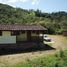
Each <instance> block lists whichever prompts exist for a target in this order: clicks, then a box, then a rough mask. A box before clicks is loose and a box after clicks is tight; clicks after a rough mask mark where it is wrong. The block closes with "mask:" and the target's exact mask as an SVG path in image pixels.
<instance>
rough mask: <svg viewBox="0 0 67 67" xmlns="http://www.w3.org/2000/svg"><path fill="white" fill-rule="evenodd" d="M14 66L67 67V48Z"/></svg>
mask: <svg viewBox="0 0 67 67" xmlns="http://www.w3.org/2000/svg"><path fill="white" fill-rule="evenodd" d="M14 67H67V50H65V51H62V50H60V51H59V52H58V53H56V54H55V55H50V56H47V57H40V58H37V59H33V60H29V59H27V60H26V61H25V62H21V63H18V64H16V65H15V66H14Z"/></svg>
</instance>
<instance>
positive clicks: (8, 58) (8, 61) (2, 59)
mask: <svg viewBox="0 0 67 67" xmlns="http://www.w3.org/2000/svg"><path fill="white" fill-rule="evenodd" d="M49 37H51V38H52V39H53V40H54V41H55V43H54V44H53V45H52V47H54V48H56V50H47V51H37V52H30V53H21V54H13V55H4V56H0V67H5V66H6V67H7V65H13V64H16V63H18V62H21V61H23V62H24V61H25V60H28V59H30V60H31V59H34V58H37V57H41V56H47V55H52V54H54V53H55V52H56V51H57V50H58V49H63V50H65V49H67V38H66V37H63V36H59V35H49Z"/></svg>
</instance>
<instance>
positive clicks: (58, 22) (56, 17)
mask: <svg viewBox="0 0 67 67" xmlns="http://www.w3.org/2000/svg"><path fill="white" fill-rule="evenodd" d="M0 23H5V24H7V23H8V24H16V23H17V24H41V25H43V26H44V27H46V28H47V29H48V33H50V34H61V33H62V31H63V29H67V12H64V11H60V12H53V13H45V12H41V10H38V9H37V10H36V11H34V10H32V9H31V10H25V9H21V8H14V7H12V6H9V5H6V4H1V3H0Z"/></svg>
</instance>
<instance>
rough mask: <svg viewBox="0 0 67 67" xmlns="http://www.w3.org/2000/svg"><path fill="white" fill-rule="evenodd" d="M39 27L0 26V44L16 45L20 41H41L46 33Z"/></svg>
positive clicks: (20, 25) (44, 29) (21, 25)
mask: <svg viewBox="0 0 67 67" xmlns="http://www.w3.org/2000/svg"><path fill="white" fill-rule="evenodd" d="M46 30H47V29H46V28H44V27H43V26H41V25H23V24H0V44H16V43H17V42H21V41H41V40H42V37H40V36H39V35H40V34H44V33H45V32H46Z"/></svg>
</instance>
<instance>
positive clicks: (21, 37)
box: [17, 32, 27, 41]
mask: <svg viewBox="0 0 67 67" xmlns="http://www.w3.org/2000/svg"><path fill="white" fill-rule="evenodd" d="M26 40H27V33H26V32H25V33H21V32H20V35H17V41H26Z"/></svg>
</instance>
